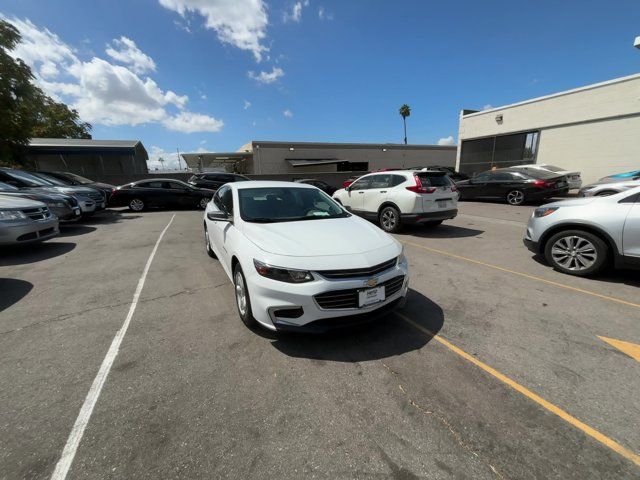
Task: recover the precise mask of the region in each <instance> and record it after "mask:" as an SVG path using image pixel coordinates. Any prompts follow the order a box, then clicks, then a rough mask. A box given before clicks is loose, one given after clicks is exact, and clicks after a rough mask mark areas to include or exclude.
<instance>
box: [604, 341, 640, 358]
mask: <svg viewBox="0 0 640 480" xmlns="http://www.w3.org/2000/svg"><path fill="white" fill-rule="evenodd" d="M598 338H599V339H600V340H602V341H603V342H607V343H608V344H609V345H611V346H612V347H616V348H617V349H618V350H620V351H621V352H622V353H625V354H627V355H629V356H630V357H631V358H633V359H634V360H637V361H638V362H640V345H638V344H637V343H631V342H625V341H623V340H616V339H615V338H607V337H601V336H600V335H598Z"/></svg>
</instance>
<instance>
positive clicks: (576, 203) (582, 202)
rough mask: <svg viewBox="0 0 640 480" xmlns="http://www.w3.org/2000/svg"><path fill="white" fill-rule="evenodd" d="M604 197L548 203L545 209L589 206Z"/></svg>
mask: <svg viewBox="0 0 640 480" xmlns="http://www.w3.org/2000/svg"><path fill="white" fill-rule="evenodd" d="M601 198H603V197H582V198H572V199H570V200H560V201H558V202H553V203H546V204H545V205H544V206H545V207H581V206H583V205H589V204H590V203H593V202H595V201H597V200H599V199H601Z"/></svg>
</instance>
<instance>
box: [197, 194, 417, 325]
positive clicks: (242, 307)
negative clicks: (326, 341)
mask: <svg viewBox="0 0 640 480" xmlns="http://www.w3.org/2000/svg"><path fill="white" fill-rule="evenodd" d="M204 239H205V247H206V249H207V253H208V254H209V256H211V257H213V258H218V259H219V261H220V263H221V264H222V267H223V268H224V270H225V272H226V273H227V275H228V276H229V278H230V279H231V281H232V282H233V284H234V287H235V299H236V305H237V307H238V313H239V315H240V318H241V319H242V321H243V322H244V323H245V324H246V325H247V326H249V327H253V326H256V325H258V324H259V325H261V326H263V327H265V328H267V329H270V330H303V331H315V332H320V331H325V330H328V329H330V328H332V327H340V326H347V325H353V324H356V323H362V322H365V321H368V320H372V319H374V318H377V317H379V316H380V315H383V314H385V313H388V312H389V311H391V310H392V309H394V308H395V307H400V306H402V305H403V304H404V301H405V298H406V295H407V290H408V283H409V272H408V269H407V261H406V259H405V257H404V255H403V247H402V245H401V244H400V243H399V242H398V241H397V240H396V239H394V238H393V237H392V236H390V235H388V234H387V233H385V232H383V231H382V230H380V229H379V228H378V227H376V226H374V225H372V224H371V223H369V222H367V221H366V220H363V219H361V218H358V217H356V216H354V215H352V214H350V213H348V212H347V211H345V210H344V209H343V208H342V207H341V206H340V205H338V204H337V203H336V202H335V201H333V200H332V199H331V197H329V196H328V195H326V194H325V193H323V192H322V191H320V190H319V189H317V188H316V187H313V186H311V185H306V184H302V183H290V182H268V181H251V182H238V183H229V184H226V185H223V186H222V187H220V189H219V190H218V191H217V192H216V194H215V195H214V197H213V199H212V200H211V202H209V204H208V205H207V208H206V210H205V214H204Z"/></svg>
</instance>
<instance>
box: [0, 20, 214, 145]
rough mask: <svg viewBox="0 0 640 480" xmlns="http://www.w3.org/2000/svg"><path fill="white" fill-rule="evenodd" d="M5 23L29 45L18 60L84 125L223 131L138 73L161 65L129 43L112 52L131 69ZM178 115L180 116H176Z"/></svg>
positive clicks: (24, 23) (21, 23) (28, 26)
mask: <svg viewBox="0 0 640 480" xmlns="http://www.w3.org/2000/svg"><path fill="white" fill-rule="evenodd" d="M0 17H1V16H0ZM2 18H5V19H6V20H8V21H9V22H10V23H12V24H14V25H15V26H16V27H17V28H18V30H19V31H20V33H21V35H22V39H23V42H22V43H20V44H19V45H18V48H16V49H15V50H14V51H13V52H12V55H14V56H16V57H19V58H22V59H23V60H24V61H25V62H26V63H27V64H28V65H29V66H30V67H31V69H32V70H33V72H34V74H35V76H36V81H37V82H38V84H39V85H40V86H41V87H42V89H43V90H44V91H45V92H46V93H47V94H48V95H51V96H52V97H54V98H56V99H58V100H63V101H65V102H66V103H68V104H70V106H71V107H72V108H75V109H77V110H78V112H79V114H80V118H82V120H84V121H87V122H90V123H94V124H103V125H139V124H144V123H159V124H162V125H165V126H166V127H167V128H170V129H173V130H178V131H182V132H187V133H191V132H195V131H207V132H214V131H218V130H220V128H221V127H222V125H223V122H222V121H221V120H218V119H215V118H213V117H210V116H208V115H204V114H198V113H192V112H189V111H186V110H184V109H185V107H186V105H187V103H188V101H189V97H187V96H186V95H179V94H177V93H175V92H173V91H171V90H163V89H161V88H160V86H158V84H157V83H156V82H155V81H154V80H153V79H151V78H149V77H141V76H140V75H139V74H138V73H136V71H134V70H138V71H140V69H147V70H148V69H150V68H151V67H152V66H153V68H155V62H153V60H152V59H151V58H150V57H148V56H147V55H145V54H144V53H142V52H141V51H140V50H139V49H138V48H137V47H136V46H135V43H134V42H133V41H131V40H129V39H126V38H125V37H121V38H120V39H116V40H114V41H113V43H112V46H109V47H108V49H107V50H112V51H111V52H108V54H109V55H110V56H111V57H112V58H116V59H117V60H118V61H121V62H123V63H126V64H127V65H116V64H113V63H110V62H109V61H107V60H104V59H102V58H98V57H93V58H92V59H91V60H89V61H83V60H81V59H80V58H79V57H78V56H77V54H76V52H75V50H74V49H72V48H71V47H69V46H68V45H67V44H65V43H64V42H63V41H61V40H60V38H59V37H58V36H57V35H56V34H54V33H52V32H50V31H49V30H47V29H40V28H38V27H36V26H35V25H34V24H33V23H31V21H29V20H19V19H15V18H6V17H2ZM176 109H177V110H178V113H177V114H176V113H172V110H173V111H175V110H176ZM198 128H200V129H201V130H198Z"/></svg>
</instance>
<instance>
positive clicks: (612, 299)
mask: <svg viewBox="0 0 640 480" xmlns="http://www.w3.org/2000/svg"><path fill="white" fill-rule="evenodd" d="M400 241H401V242H402V243H404V244H406V245H411V246H412V247H416V248H421V249H423V250H427V251H428V252H433V253H438V254H440V255H446V256H448V257H451V258H457V259H458V260H464V261H465V262H470V263H475V264H476V265H482V266H483V267H488V268H493V269H494V270H499V271H501V272H506V273H511V274H512V275H518V276H520V277H524V278H528V279H529V280H536V281H538V282H542V283H546V284H548V285H553V286H554V287H560V288H564V289H566V290H571V291H573V292H579V293H584V294H585V295H591V296H592V297H597V298H601V299H603V300H607V301H609V302H615V303H620V304H622V305H627V306H628V307H635V308H640V303H633V302H629V301H627V300H623V299H621V298H616V297H610V296H608V295H603V294H601V293H597V292H592V291H590V290H585V289H583V288H578V287H572V286H571V285H565V284H564V283H560V282H554V281H553V280H547V279H546V278H542V277H537V276H535V275H529V274H528V273H522V272H518V271H516V270H511V269H509V268H505V267H500V266H498V265H493V264H491V263H486V262H482V261H480V260H474V259H473V258H469V257H463V256H462V255H457V254H455V253H451V252H447V251H446V250H439V249H437V248H431V247H425V246H424V245H420V244H419V243H413V242H407V241H405V240H400Z"/></svg>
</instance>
